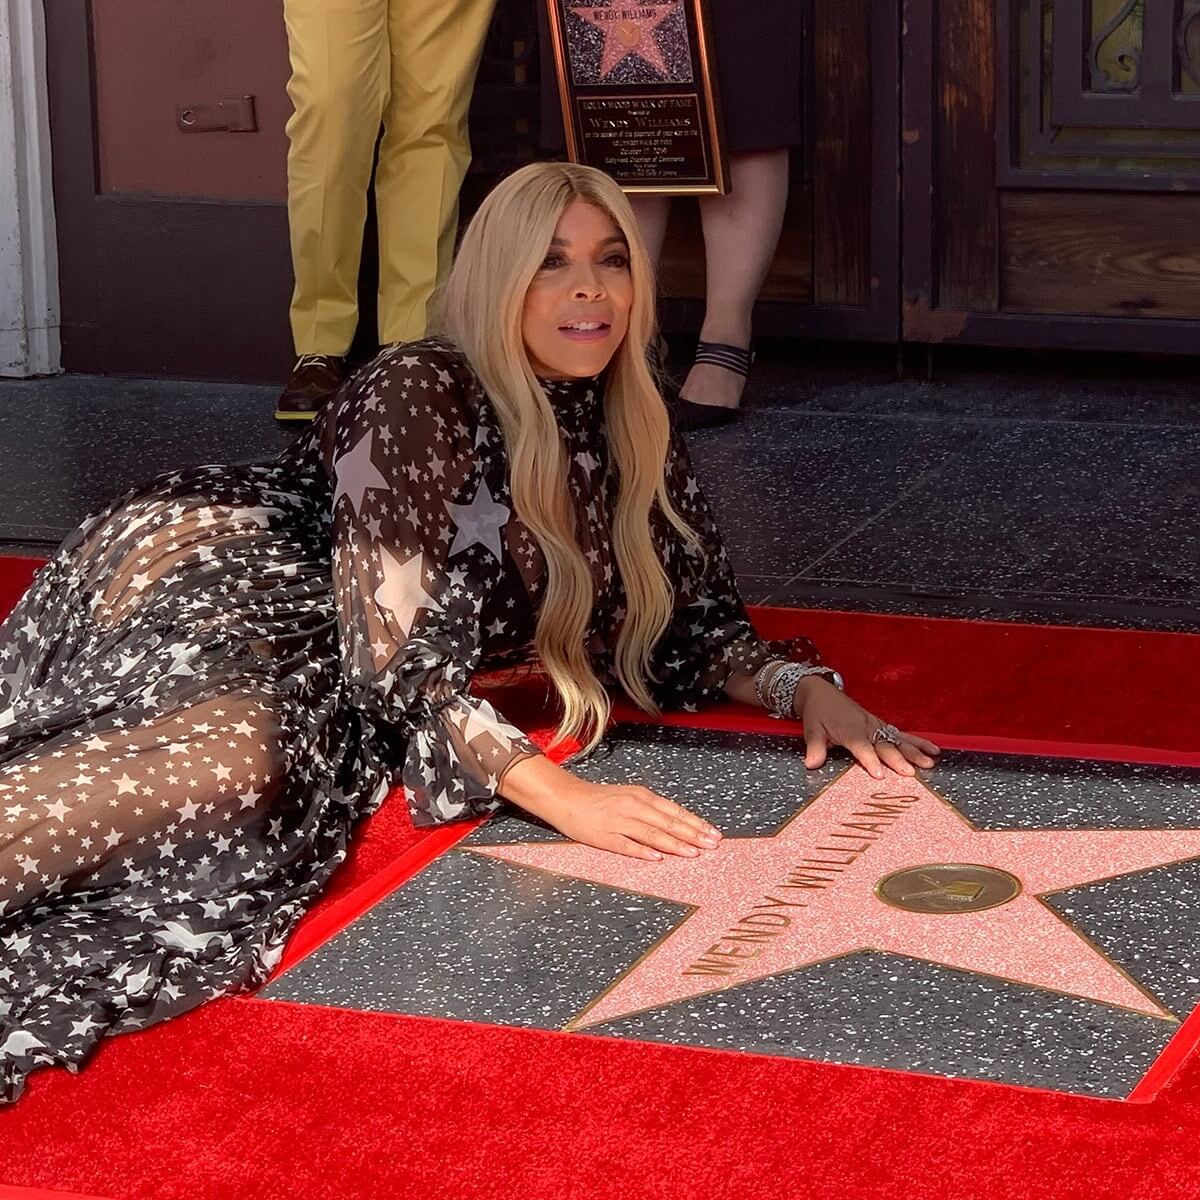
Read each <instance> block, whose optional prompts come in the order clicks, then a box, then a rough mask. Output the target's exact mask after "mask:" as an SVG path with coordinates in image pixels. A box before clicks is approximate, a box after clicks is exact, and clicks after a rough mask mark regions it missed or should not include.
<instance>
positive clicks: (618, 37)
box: [570, 0, 679, 79]
mask: <svg viewBox="0 0 1200 1200" xmlns="http://www.w3.org/2000/svg"><path fill="white" fill-rule="evenodd" d="M678 7H679V0H673V2H672V3H670V4H630V3H616V4H612V3H610V4H603V5H600V4H597V5H589V6H587V7H580V8H572V9H571V10H570V11H571V12H572V13H573V14H574V15H575V16H577V17H578V18H579V19H580V20H581V21H587V22H588V24H590V25H595V26H596V28H597V29H599V30H600V32H601V33H603V34H604V51H603V54H602V57H601V62H600V78H601V79H605V78H607V77H608V76H609V74H611V73H612V71H613V70H615V69H616V67H617V66H618V65H619V64H620V63H622V62H624V61H625V59H626V58H628V57H629V55H631V54H636V55H637V56H638V57H639V58H641V59H642V60H644V61H645V62H646V63H647V64H648V65H649V66H650V67H652V68H653V69H654V70H655V71H657V72H658V73H659V74H660V75H661V76H663V78H666V77H667V76H669V75H670V73H671V69H670V68H669V67H668V66H667V64H666V62H665V61H664V60H663V56H662V51H661V50H660V49H659V48H658V43H657V42H656V41H655V39H654V31H655V29H657V28H658V27H659V26H660V25H661V24H662V23H663V22H664V21H665V20H666V19H667V18H668V17H669V16H670V15H671V14H672V13H673V12H674V11H675V9H676V8H678Z"/></svg>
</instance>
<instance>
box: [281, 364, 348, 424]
mask: <svg viewBox="0 0 1200 1200" xmlns="http://www.w3.org/2000/svg"><path fill="white" fill-rule="evenodd" d="M348 373H349V372H348V370H347V367H346V360H345V358H344V357H342V356H341V355H337V354H302V355H300V357H299V358H298V359H296V365H295V366H294V367H293V368H292V373H291V375H290V376H289V378H288V381H287V383H286V384H285V385H284V388H283V391H282V392H280V393H279V400H278V402H277V403H276V405H275V417H276V419H277V420H280V421H311V420H312V419H313V417H315V416H316V415H317V413H318V412H319V411H320V408H321V405H322V404H324V403H325V401H326V400H328V399H329V397H330V396H332V395H333V393H334V392H336V391H337V389H338V387H339V385H340V384H341V382H342V380H343V379H345V378H346V375H347V374H348Z"/></svg>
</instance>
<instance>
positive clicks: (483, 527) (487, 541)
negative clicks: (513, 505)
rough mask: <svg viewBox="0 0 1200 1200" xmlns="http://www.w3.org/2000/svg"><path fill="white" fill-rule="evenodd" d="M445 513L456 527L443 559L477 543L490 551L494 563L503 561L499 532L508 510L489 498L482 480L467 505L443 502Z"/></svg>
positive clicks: (487, 489) (489, 494)
mask: <svg viewBox="0 0 1200 1200" xmlns="http://www.w3.org/2000/svg"><path fill="white" fill-rule="evenodd" d="M446 510H447V512H449V514H450V516H451V517H452V518H453V519H454V523H455V524H456V525H457V526H458V532H457V533H456V534H455V535H454V544H453V545H452V546H451V547H450V553H449V554H448V555H447V556H446V557H447V558H453V557H454V556H455V555H456V554H458V553H459V551H461V550H466V549H467V548H468V547H469V546H474V545H475V544H476V542H478V543H479V545H481V546H486V547H487V548H488V549H489V550H490V551H491V552H492V554H493V555H494V556H495V558H496V561H497V562H503V561H504V552H503V551H502V549H501V547H500V530H501V529H503V528H504V525H505V522H506V521H507V520H508V513H509V509H508V507H507V506H506V505H503V504H499V503H497V502H496V501H495V500H493V499H492V493H491V491H490V489H489V488H488V485H487V481H486V480H480V483H479V490H478V491H477V492H476V493H475V499H474V500H472V501H471V503H470V504H452V503H451V502H450V501H449V500H447V501H446Z"/></svg>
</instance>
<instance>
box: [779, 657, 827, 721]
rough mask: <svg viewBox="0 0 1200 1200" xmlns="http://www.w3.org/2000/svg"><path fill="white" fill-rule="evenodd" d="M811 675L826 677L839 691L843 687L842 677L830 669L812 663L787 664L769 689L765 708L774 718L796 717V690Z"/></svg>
mask: <svg viewBox="0 0 1200 1200" xmlns="http://www.w3.org/2000/svg"><path fill="white" fill-rule="evenodd" d="M809 675H824V676H825V677H826V678H827V679H828V680H829V682H830V683H832V684H833V686H834V687H836V688H837V689H838V690H839V691H840V690H841V687H842V677H841V676H840V675H839V674H838V673H837V672H836V671H834V670H833V669H832V668H830V667H820V666H815V665H814V664H812V663H797V662H788V663H785V664H784V665H783V666H782V667H780V668H779V670H778V671H776V672H775V674H774V675H773V676H772V677H771V684H770V687H769V688H768V689H767V699H768V704H767V705H766V706H765V707H766V709H767V711H768V712H769V713H770V714H771V716H773V717H778V718H779V719H781V720H782V719H784V718H789V717H795V715H796V688H797V687H798V686H799V683H800V680H802V679H807V678H808V676H809Z"/></svg>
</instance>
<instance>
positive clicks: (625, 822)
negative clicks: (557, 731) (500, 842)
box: [547, 779, 721, 859]
mask: <svg viewBox="0 0 1200 1200" xmlns="http://www.w3.org/2000/svg"><path fill="white" fill-rule="evenodd" d="M575 783H576V785H577V786H576V787H573V788H571V789H570V791H569V793H568V794H567V795H566V796H564V797H563V800H564V803H563V805H562V808H561V809H560V810H558V811H557V812H555V813H554V814H553V815H552V816H550V817H548V818H547V819H548V820H549V821H550V824H552V825H553V826H554V827H555V829H557V830H558V831H559V833H564V834H566V836H567V837H569V838H571V839H572V840H573V841H576V842H583V843H584V844H585V845H588V846H595V847H597V849H600V850H612V851H614V852H615V853H617V854H626V855H628V856H629V857H631V858H644V859H661V858H662V857H663V855H665V854H678V855H681V856H683V857H685V858H695V857H697V856H698V855H699V854H700V852H701V851H702V850H712V849H715V848H716V847H717V846H718V845H720V841H721V831H720V830H719V829H716V828H715V827H714V826H712V825H709V824H708V822H707V821H702V820H701V819H700V818H699V817H698V816H696V815H695V814H694V813H690V812H688V810H687V809H686V808H684V807H683V806H682V805H679V804H676V803H675V802H674V801H673V800H668V799H667V798H666V797H665V796H659V795H657V794H656V793H655V792H652V791H651V790H650V789H649V788H644V787H640V786H638V785H637V784H626V783H591V782H588V781H587V780H582V779H579V780H576V781H575Z"/></svg>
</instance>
